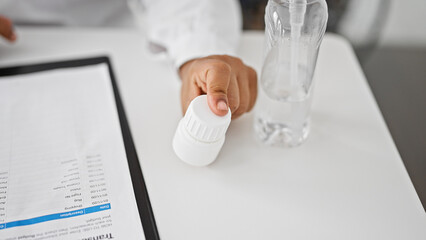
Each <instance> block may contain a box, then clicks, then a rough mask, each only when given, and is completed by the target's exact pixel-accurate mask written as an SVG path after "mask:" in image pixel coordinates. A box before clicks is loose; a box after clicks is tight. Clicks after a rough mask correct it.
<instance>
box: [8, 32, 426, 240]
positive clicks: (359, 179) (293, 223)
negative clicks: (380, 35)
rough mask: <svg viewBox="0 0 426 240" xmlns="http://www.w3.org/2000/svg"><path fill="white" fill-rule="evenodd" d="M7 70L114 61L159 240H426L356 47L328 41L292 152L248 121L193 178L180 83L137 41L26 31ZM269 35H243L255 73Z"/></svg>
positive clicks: (423, 221) (422, 218)
mask: <svg viewBox="0 0 426 240" xmlns="http://www.w3.org/2000/svg"><path fill="white" fill-rule="evenodd" d="M18 34H19V41H18V42H17V44H15V45H11V46H8V45H7V44H5V43H4V42H3V41H2V43H0V66H11V65H16V64H29V63H37V62H40V61H44V62H45V61H55V60H64V59H70V58H81V57H89V56H96V55H101V54H108V55H109V56H110V57H111V58H112V63H113V68H114V70H115V73H116V75H117V79H118V82H119V86H120V90H121V95H122V98H123V100H124V104H125V108H126V110H127V115H128V118H129V121H130V126H131V130H132V134H133V138H134V141H135V144H136V148H137V151H138V155H139V158H140V162H141V165H142V169H143V173H144V175H145V180H146V183H147V187H148V192H149V194H150V198H151V202H152V206H153V210H154V214H155V218H156V221H157V225H158V229H159V233H160V237H161V238H162V239H165V240H174V239H176V240H201V239H202V240H210V239H211V240H218V239H232V240H235V239H247V240H249V239H253V240H259V239H327V240H330V239H375V240H376V239H386V240H390V239H410V240H413V239H419V240H424V239H426V214H425V211H424V210H423V208H422V206H421V204H420V201H419V199H418V197H417V194H416V192H415V190H414V188H413V185H412V183H411V181H410V178H409V176H408V174H407V172H406V170H405V168H404V165H403V163H402V161H401V158H400V156H399V154H398V152H397V149H396V147H395V145H394V143H393V141H392V139H391V136H390V134H389V131H388V129H387V127H386V125H385V122H384V120H383V118H382V116H381V114H380V111H379V109H378V107H377V105H376V103H375V100H374V98H373V95H372V94H371V91H370V89H369V87H368V85H367V82H366V79H365V77H364V75H363V73H362V70H361V68H360V66H359V64H358V62H357V60H356V57H355V55H354V53H353V51H352V49H351V47H350V45H349V44H348V43H347V42H346V41H345V40H344V39H342V38H340V37H337V36H334V35H328V36H326V37H325V39H324V41H323V44H322V48H321V51H320V56H319V59H318V65H317V74H316V76H317V79H316V80H317V82H316V89H315V94H314V103H313V112H312V123H313V124H312V131H311V134H310V136H309V139H308V140H307V142H306V143H305V144H304V145H302V146H301V147H298V148H294V149H279V148H268V147H265V146H262V145H261V144H259V143H258V142H256V140H255V138H254V135H253V129H252V120H253V115H252V114H248V115H245V116H244V117H242V118H240V119H238V120H236V121H234V122H233V123H232V124H231V127H230V129H229V131H228V133H227V140H226V142H225V145H224V147H223V150H222V152H221V154H220V155H219V157H218V159H217V160H216V162H214V163H213V164H212V165H210V166H209V167H204V168H197V167H191V166H188V165H186V164H184V163H183V162H181V161H179V160H178V159H177V157H176V156H175V155H174V153H173V150H172V147H171V141H172V137H173V134H174V131H175V128H176V126H177V123H178V120H179V119H180V117H181V112H180V105H179V104H180V101H179V89H180V85H179V81H178V79H177V76H176V74H175V72H174V70H173V68H172V67H171V65H170V64H169V63H168V62H167V61H164V60H158V59H156V60H155V59H153V57H152V55H150V54H149V53H148V51H147V50H146V45H147V42H146V39H145V38H144V35H143V34H141V33H138V32H136V31H132V30H112V29H104V30H90V29H89V30H88V29H55V28H52V29H41V28H32V29H29V28H20V29H18ZM262 41H263V34H262V33H259V32H246V33H245V34H244V35H243V38H242V40H241V46H240V50H239V56H240V57H242V59H243V60H244V61H245V62H246V63H248V64H250V65H252V66H254V67H255V68H256V69H257V70H258V71H259V70H260V67H261V61H262V59H261V58H262V47H263V43H262Z"/></svg>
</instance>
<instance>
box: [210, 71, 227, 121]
mask: <svg viewBox="0 0 426 240" xmlns="http://www.w3.org/2000/svg"><path fill="white" fill-rule="evenodd" d="M230 80H231V67H230V66H229V65H228V64H226V63H220V64H215V65H213V66H212V68H210V69H209V70H207V74H206V88H207V103H208V104H209V107H210V109H211V110H212V111H213V112H214V113H215V114H216V115H218V116H225V115H226V114H227V113H228V97H227V94H228V86H229V82H230Z"/></svg>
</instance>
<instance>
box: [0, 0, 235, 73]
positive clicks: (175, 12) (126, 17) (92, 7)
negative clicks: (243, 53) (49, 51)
mask: <svg viewBox="0 0 426 240" xmlns="http://www.w3.org/2000/svg"><path fill="white" fill-rule="evenodd" d="M140 1H141V2H139V0H0V15H4V16H6V17H9V18H11V19H12V21H13V22H14V23H15V24H17V25H60V26H90V27H93V26H108V27H132V26H135V16H134V13H135V9H134V8H135V2H138V3H141V6H142V8H143V10H144V11H143V12H144V18H143V19H144V20H145V25H146V26H147V33H148V38H149V39H150V40H151V41H152V42H154V43H156V44H158V45H161V46H163V47H164V48H165V49H166V50H167V53H168V55H169V57H170V58H171V59H172V60H173V61H174V63H175V65H176V66H180V65H181V64H183V63H184V62H186V61H188V60H190V59H193V58H196V57H202V56H207V55H211V54H230V55H232V54H234V53H235V49H236V46H237V44H238V41H239V36H240V33H241V11H240V9H239V4H238V2H237V0H140ZM136 12H138V11H136ZM132 13H133V14H132ZM76 37H77V36H76Z"/></svg>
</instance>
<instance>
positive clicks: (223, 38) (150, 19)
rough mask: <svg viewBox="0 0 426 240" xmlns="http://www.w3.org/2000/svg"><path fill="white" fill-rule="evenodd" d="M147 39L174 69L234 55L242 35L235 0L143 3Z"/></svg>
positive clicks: (182, 0) (158, 0)
mask: <svg viewBox="0 0 426 240" xmlns="http://www.w3.org/2000/svg"><path fill="white" fill-rule="evenodd" d="M143 3H144V5H145V8H146V21H147V28H148V29H147V30H148V38H149V40H150V41H151V42H153V43H155V44H158V45H161V46H163V47H164V48H166V50H167V53H168V55H169V57H170V58H171V59H172V60H173V62H174V64H175V66H176V67H179V66H181V65H182V64H183V63H185V62H186V61H188V60H191V59H194V58H198V57H204V56H208V55H212V54H228V55H235V50H236V47H237V44H238V42H239V37H240V35H241V29H242V27H241V26H242V23H241V22H242V21H241V10H240V5H239V2H238V1H237V0H145V1H143Z"/></svg>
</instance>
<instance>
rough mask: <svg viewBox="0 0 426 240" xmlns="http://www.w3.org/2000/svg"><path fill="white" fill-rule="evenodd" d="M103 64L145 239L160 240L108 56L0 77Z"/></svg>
mask: <svg viewBox="0 0 426 240" xmlns="http://www.w3.org/2000/svg"><path fill="white" fill-rule="evenodd" d="M101 63H106V64H107V65H108V70H109V75H110V79H111V84H112V87H113V91H114V98H115V103H116V107H117V112H118V116H119V120H120V127H121V132H122V135H123V142H124V147H125V150H126V156H127V161H128V164H129V171H130V175H131V178H132V184H133V192H134V194H135V198H136V202H137V206H138V210H139V217H140V219H141V222H142V226H143V230H144V233H145V238H146V239H147V240H159V239H160V237H159V235H158V231H157V225H156V223H155V218H154V214H153V211H152V207H151V202H150V200H149V195H148V191H147V189H146V185H145V180H144V178H143V174H142V170H141V167H140V164H139V159H138V156H137V153H136V149H135V145H134V143H133V139H132V135H131V132H130V128H129V124H128V122H127V118H126V114H125V111H124V107H123V103H122V101H121V98H120V93H119V90H118V86H117V82H116V80H115V76H114V72H113V70H112V65H111V62H110V60H109V58H108V57H106V56H102V57H93V58H85V59H76V60H68V61H59V62H48V63H40V64H32V65H24V66H16V67H6V68H0V76H13V75H20V74H28V73H35V72H42V71H48V70H53V69H58V68H73V67H83V66H88V65H96V64H101Z"/></svg>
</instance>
